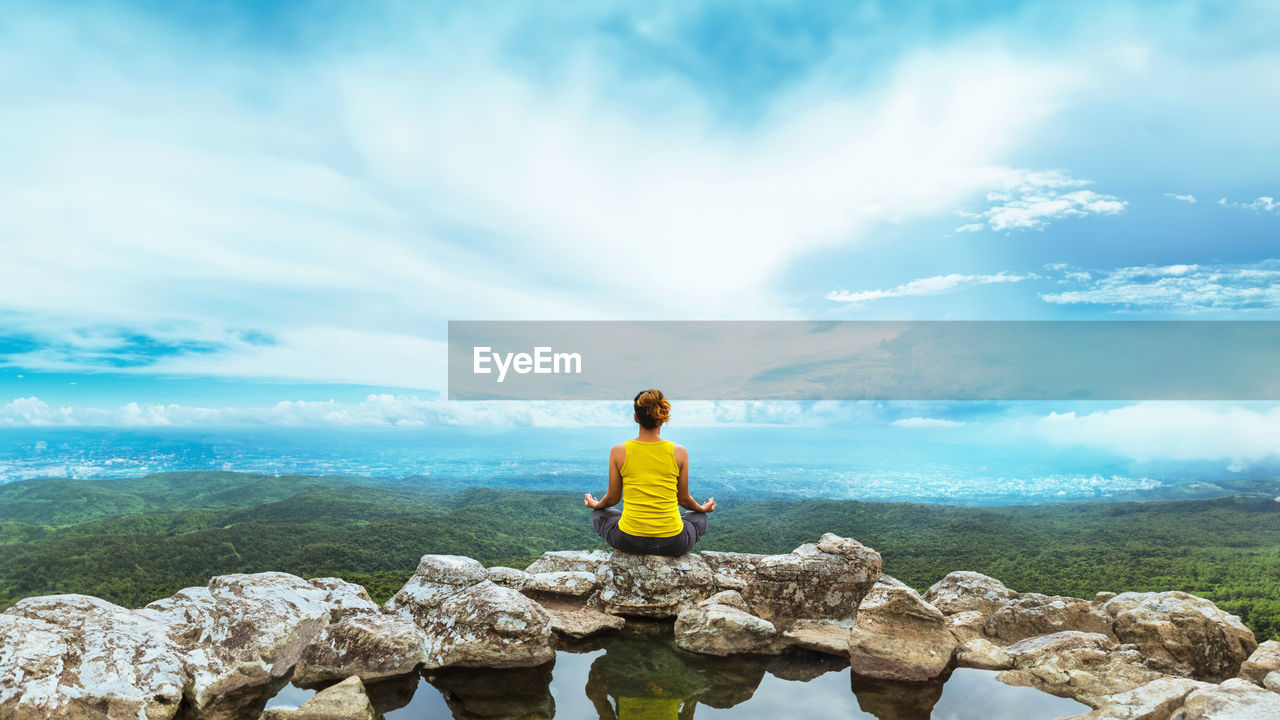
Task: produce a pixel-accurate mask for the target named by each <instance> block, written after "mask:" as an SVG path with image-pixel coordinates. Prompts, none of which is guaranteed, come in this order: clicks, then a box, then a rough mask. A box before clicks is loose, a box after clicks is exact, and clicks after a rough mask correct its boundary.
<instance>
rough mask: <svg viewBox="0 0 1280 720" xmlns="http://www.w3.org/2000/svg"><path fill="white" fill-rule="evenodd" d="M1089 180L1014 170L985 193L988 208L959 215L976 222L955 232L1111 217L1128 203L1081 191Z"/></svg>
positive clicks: (1032, 227) (1035, 226)
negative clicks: (1063, 219)
mask: <svg viewBox="0 0 1280 720" xmlns="http://www.w3.org/2000/svg"><path fill="white" fill-rule="evenodd" d="M1090 184H1092V181H1090V180H1078V179H1076V178H1073V177H1071V176H1070V175H1068V174H1067V173H1065V172H1063V171H1061V170H1034V171H1033V170H1016V171H1007V172H1006V173H1004V175H1003V179H1002V182H1001V184H1000V186H999V187H998V188H997V189H995V190H992V191H991V192H988V193H987V196H986V197H987V200H988V201H989V202H991V203H992V205H991V207H989V208H987V209H986V210H984V211H982V212H979V213H961V214H962V215H964V216H965V217H969V218H975V219H977V222H971V223H966V224H964V225H961V226H960V227H958V228H956V232H977V231H979V230H981V229H983V228H984V227H989V228H991V229H992V230H996V231H1001V230H1038V229H1041V228H1043V227H1044V226H1045V225H1047V224H1049V222H1050V221H1053V220H1058V219H1061V218H1067V217H1084V216H1086V215H1115V214H1116V213H1119V212H1121V211H1123V210H1124V208H1125V206H1126V205H1128V201H1125V200H1120V199H1119V198H1117V197H1115V196H1114V195H1103V194H1100V193H1096V192H1094V191H1092V190H1085V189H1083V188H1084V186H1086V185H1090Z"/></svg>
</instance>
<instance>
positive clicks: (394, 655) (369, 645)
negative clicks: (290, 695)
mask: <svg viewBox="0 0 1280 720" xmlns="http://www.w3.org/2000/svg"><path fill="white" fill-rule="evenodd" d="M426 641H427V636H426V634H425V633H423V632H422V630H421V629H420V628H419V627H418V626H417V625H416V624H415V623H413V622H411V621H409V620H405V619H404V618H401V617H398V616H395V615H383V614H378V615H353V616H350V617H347V618H344V619H343V620H340V621H338V622H336V623H333V624H331V625H329V626H328V627H326V628H325V629H324V632H323V633H322V634H321V635H320V637H319V638H318V639H317V640H316V641H315V642H313V643H312V644H311V645H309V646H308V647H307V649H306V650H304V651H303V653H302V657H301V658H300V659H299V661H298V665H297V667H296V668H295V669H294V671H293V682H294V683H295V684H297V685H302V686H309V685H317V684H320V683H325V682H331V681H333V680H340V679H342V678H348V677H353V676H354V677H359V678H360V679H361V680H362V681H364V682H370V681H373V680H380V679H383V678H389V677H395V676H398V675H404V674H407V673H411V672H413V671H414V670H415V669H417V667H418V665H419V664H420V663H422V661H423V659H424V654H423V647H424V645H425V644H426Z"/></svg>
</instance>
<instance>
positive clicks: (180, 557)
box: [0, 472, 1280, 640]
mask: <svg viewBox="0 0 1280 720" xmlns="http://www.w3.org/2000/svg"><path fill="white" fill-rule="evenodd" d="M716 500H717V503H718V506H719V509H718V510H717V511H716V512H715V514H714V515H713V516H712V517H711V526H710V530H709V531H708V533H707V535H706V537H705V538H704V539H703V541H702V542H701V543H700V544H699V548H700V549H708V550H739V551H751V552H765V553H776V552H786V551H788V550H790V549H792V548H794V547H795V546H797V545H799V544H801V543H803V542H809V541H813V540H816V539H817V538H818V537H819V536H820V535H822V533H824V532H834V533H837V534H840V535H845V536H849V537H853V538H856V539H858V540H859V541H861V542H863V543H864V544H866V545H869V546H870V547H873V548H875V549H876V550H879V551H880V552H881V554H882V555H883V556H884V571H885V572H886V573H888V574H890V575H893V576H895V577H897V578H899V579H900V580H902V581H904V582H906V583H908V584H910V585H911V586H913V587H915V588H916V589H918V590H924V589H925V588H927V587H928V586H929V585H931V584H932V583H933V582H935V581H936V580H938V579H939V578H941V577H942V576H943V575H945V574H946V573H948V572H950V571H952V570H975V571H977V572H981V573H986V574H988V575H991V576H993V577H996V578H999V579H1000V580H1002V581H1003V582H1004V583H1005V584H1007V585H1008V586H1009V587H1011V588H1013V589H1015V590H1020V591H1034V592H1042V593H1048V594H1059V595H1073V596H1078V597H1086V598H1089V597H1092V596H1093V594H1094V593H1096V592H1098V591H1103V590H1109V591H1115V592H1123V591H1126V590H1185V591H1187V592H1191V593H1195V594H1197V595H1201V596H1203V597H1207V598H1210V599H1212V600H1213V601H1215V602H1216V603H1218V605H1220V606H1221V607H1223V608H1225V609H1227V610H1229V611H1231V612H1233V613H1236V614H1238V615H1240V617H1241V618H1242V619H1243V620H1244V622H1245V623H1246V624H1247V625H1248V626H1249V627H1251V628H1252V629H1253V630H1254V632H1255V633H1256V634H1257V635H1258V638H1259V640H1263V639H1268V638H1275V639H1280V503H1278V502H1275V501H1274V500H1273V499H1272V498H1270V497H1259V496H1235V497H1224V498H1218V499H1211V500H1179V501H1158V502H1124V503H1117V502H1112V503H1078V504H1066V503H1064V504H1049V505H1034V506H1016V507H997V508H972V507H952V506H939V505H915V504H906V503H868V502H858V501H848V500H803V501H781V500H753V499H748V498H733V497H717V498H716ZM603 547H604V545H603V544H602V543H601V542H600V541H599V540H598V539H597V538H596V536H595V534H594V533H593V532H592V530H591V527H590V523H589V521H588V511H587V510H586V508H584V507H583V505H582V496H581V495H579V494H567V493H562V492H536V491H523V490H511V489H485V488H469V489H462V490H458V489H456V488H454V487H452V486H449V485H448V484H445V483H436V482H429V481H425V480H414V481H399V480H378V479H370V478H342V477H304V476H285V477H275V476H263V475H252V474H237V473H220V472H219V473H213V472H209V473H200V472H197V473H174V474H165V475H151V476H147V477H142V478H132V479H122V480H91V481H90V480H66V479H42V480H26V481H21V482H14V483H9V484H6V485H0V608H4V607H8V606H9V605H12V604H13V603H14V602H16V601H17V600H19V599H21V598H23V597H27V596H30V595H43V594H49V593H67V592H75V593H86V594H89V595H95V596H98V597H101V598H104V599H107V600H111V601H113V602H116V603H120V604H122V605H127V606H140V605H143V604H146V603H147V602H150V601H152V600H155V599H158V598H161V597H165V596H167V595H170V594H172V593H173V592H175V591H176V590H178V589H180V588H183V587H187V586H191V585H203V584H205V583H206V582H207V581H208V579H209V577H211V576H213V575H220V574H225V573H233V572H259V571H264V570H282V571H285V572H290V573H294V574H297V575H301V576H304V577H317V576H337V577H341V578H345V579H347V580H350V581H353V582H358V583H361V584H363V585H364V586H365V587H366V588H368V590H369V592H370V593H371V594H372V595H373V596H374V598H375V599H377V600H379V601H381V600H384V599H386V598H387V597H389V596H390V595H391V594H392V593H394V592H395V591H396V590H397V589H399V587H400V586H401V585H402V584H403V583H404V581H405V580H406V579H407V578H408V577H409V575H410V574H411V573H412V571H413V569H414V567H415V566H416V565H417V561H418V558H419V557H420V556H421V555H424V554H427V553H449V554H459V555H469V556H471V557H474V558H476V559H478V560H480V561H481V562H483V563H485V564H486V565H510V566H515V567H524V566H525V565H526V564H528V563H529V562H531V561H532V560H533V559H534V558H536V557H537V556H538V555H539V554H540V553H542V552H543V551H545V550H567V549H589V548H603Z"/></svg>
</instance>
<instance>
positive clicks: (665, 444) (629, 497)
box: [583, 390, 716, 557]
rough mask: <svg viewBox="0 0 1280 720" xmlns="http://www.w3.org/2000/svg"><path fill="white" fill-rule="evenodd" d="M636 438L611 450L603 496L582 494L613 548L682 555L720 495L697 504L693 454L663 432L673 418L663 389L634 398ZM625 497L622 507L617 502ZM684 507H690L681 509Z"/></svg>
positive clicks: (594, 521) (698, 534)
mask: <svg viewBox="0 0 1280 720" xmlns="http://www.w3.org/2000/svg"><path fill="white" fill-rule="evenodd" d="M634 417H635V421H636V422H637V423H638V424H639V425H640V432H639V433H638V434H637V435H636V438H635V439H634V440H628V441H626V442H624V443H621V444H618V445H614V446H613V450H611V451H610V452H609V491H608V492H607V493H605V496H604V497H602V498H600V499H599V500H597V499H595V497H593V496H592V495H591V493H587V494H586V495H585V496H584V498H583V499H584V501H585V502H586V505H587V507H589V508H591V509H592V512H591V524H592V525H593V526H594V527H595V529H596V534H597V535H599V536H600V537H602V538H604V541H605V542H607V543H609V545H610V546H611V547H612V548H613V549H615V550H621V551H622V552H629V553H637V554H641V555H669V556H673V557H674V556H676V555H683V554H685V553H687V552H689V550H691V549H692V548H693V545H694V543H696V542H698V539H699V538H701V537H702V535H703V533H705V532H706V531H707V513H709V512H712V511H714V510H715V509H716V499H715V498H710V499H708V500H707V502H705V503H703V504H701V505H699V504H698V503H697V501H695V500H694V499H693V496H691V495H689V453H688V451H687V450H685V449H684V448H683V447H681V446H679V445H676V444H675V443H673V442H671V441H670V440H663V439H662V438H661V437H659V432H660V431H661V429H662V425H663V423H665V422H667V420H668V419H670V417H671V403H669V402H667V399H666V398H664V397H663V396H662V391H660V390H645V391H644V392H642V393H640V394H639V395H636V398H635V416H634ZM619 501H622V511H621V512H619V511H618V510H617V509H616V508H614V507H613V506H614V505H617V504H618V502H619ZM680 508H685V509H686V510H690V511H691V512H687V513H681V512H680Z"/></svg>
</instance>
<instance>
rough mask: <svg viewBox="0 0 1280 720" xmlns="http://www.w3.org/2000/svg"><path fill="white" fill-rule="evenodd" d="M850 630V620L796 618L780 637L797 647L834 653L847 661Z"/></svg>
mask: <svg viewBox="0 0 1280 720" xmlns="http://www.w3.org/2000/svg"><path fill="white" fill-rule="evenodd" d="M852 630H853V621H852V620H796V621H794V622H793V623H791V626H790V627H789V628H787V630H786V632H784V633H783V634H782V638H783V640H785V641H787V642H788V643H789V644H791V645H794V646H796V647H798V648H802V649H804V650H809V651H812V652H819V653H825V654H828V655H835V656H837V657H839V658H842V659H843V660H844V661H845V662H846V663H848V661H849V633H850V632H851V631H852Z"/></svg>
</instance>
